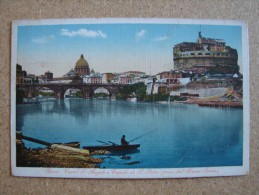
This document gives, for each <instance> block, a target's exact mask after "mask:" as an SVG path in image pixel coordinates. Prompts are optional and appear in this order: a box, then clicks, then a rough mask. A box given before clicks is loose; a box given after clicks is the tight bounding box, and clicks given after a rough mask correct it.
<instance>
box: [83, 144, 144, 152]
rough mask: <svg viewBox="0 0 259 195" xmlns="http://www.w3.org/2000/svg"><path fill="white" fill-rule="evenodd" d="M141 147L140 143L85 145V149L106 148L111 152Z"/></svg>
mask: <svg viewBox="0 0 259 195" xmlns="http://www.w3.org/2000/svg"><path fill="white" fill-rule="evenodd" d="M139 147H140V144H132V145H104V146H83V149H87V150H89V151H90V152H92V151H96V150H106V151H111V152H117V151H127V150H135V149H137V148H139Z"/></svg>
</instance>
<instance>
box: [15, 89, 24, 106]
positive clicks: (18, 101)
mask: <svg viewBox="0 0 259 195" xmlns="http://www.w3.org/2000/svg"><path fill="white" fill-rule="evenodd" d="M24 97H26V93H25V91H24V90H22V89H17V90H16V104H21V103H23V98H24Z"/></svg>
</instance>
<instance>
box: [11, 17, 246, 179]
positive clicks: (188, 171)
mask: <svg viewBox="0 0 259 195" xmlns="http://www.w3.org/2000/svg"><path fill="white" fill-rule="evenodd" d="M98 23H99V24H100V23H109V24H114V23H117V24H118V23H140V24H141V23H143V24H147V23H153V24H155V23H157V24H158V23H159V24H207V25H238V26H241V27H242V64H243V165H242V166H228V167H193V168H166V169H96V168H90V169H82V168H29V167H17V166H16V61H17V29H18V26H28V25H55V24H98ZM11 52H12V55H11V121H10V124H11V169H12V174H13V175H14V176H22V177H56V178H107V179H108V178H110V179H118V178H124V179H127V178H128V179H134V178H190V177H217V176H238V175H245V174H248V172H249V135H250V92H249V89H250V88H249V78H250V77H249V46H248V27H247V23H246V22H243V21H234V20H211V19H170V18H92V19H89V18H88V19H83V18H75V19H43V20H16V21H13V23H12V43H11Z"/></svg>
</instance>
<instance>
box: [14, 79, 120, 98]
mask: <svg viewBox="0 0 259 195" xmlns="http://www.w3.org/2000/svg"><path fill="white" fill-rule="evenodd" d="M123 86H125V84H117V83H94V84H92V83H23V84H17V85H16V91H18V90H24V91H25V92H26V93H25V94H26V96H27V98H32V97H35V96H36V94H38V92H39V91H40V90H43V89H49V90H53V91H54V96H55V97H56V98H58V99H63V98H64V95H65V92H66V91H67V90H68V89H79V90H80V91H81V92H82V93H83V95H84V98H91V97H93V95H94V91H95V90H96V89H98V88H105V89H107V90H108V92H109V96H110V98H115V96H116V94H117V92H118V91H119V89H120V88H122V87H123Z"/></svg>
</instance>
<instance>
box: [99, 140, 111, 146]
mask: <svg viewBox="0 0 259 195" xmlns="http://www.w3.org/2000/svg"><path fill="white" fill-rule="evenodd" d="M97 141H98V142H100V143H103V144H108V145H111V144H110V143H107V142H104V141H101V140H97Z"/></svg>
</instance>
